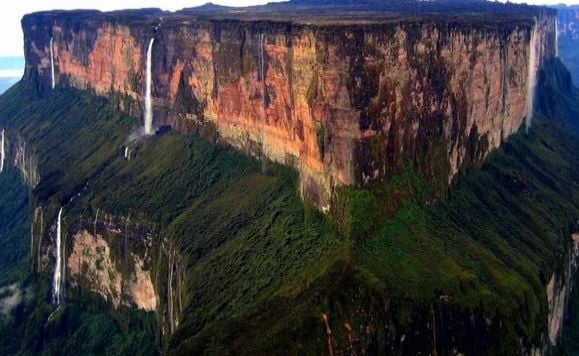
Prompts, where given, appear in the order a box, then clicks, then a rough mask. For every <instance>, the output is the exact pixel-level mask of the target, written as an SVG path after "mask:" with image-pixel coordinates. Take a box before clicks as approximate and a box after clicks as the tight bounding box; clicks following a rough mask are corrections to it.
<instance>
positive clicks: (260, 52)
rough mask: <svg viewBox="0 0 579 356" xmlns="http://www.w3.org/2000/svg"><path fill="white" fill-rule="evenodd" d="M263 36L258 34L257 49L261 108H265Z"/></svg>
mask: <svg viewBox="0 0 579 356" xmlns="http://www.w3.org/2000/svg"><path fill="white" fill-rule="evenodd" d="M263 40H264V35H263V33H260V34H259V49H258V53H257V55H258V57H259V79H260V80H261V85H262V98H263V106H264V107H265V106H266V103H265V58H264V57H265V51H264V50H263V42H264V41H263Z"/></svg>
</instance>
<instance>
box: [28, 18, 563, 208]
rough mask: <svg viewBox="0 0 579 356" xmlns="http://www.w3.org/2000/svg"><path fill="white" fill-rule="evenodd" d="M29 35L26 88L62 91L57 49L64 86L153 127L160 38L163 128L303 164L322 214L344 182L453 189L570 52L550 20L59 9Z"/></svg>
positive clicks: (513, 126)
mask: <svg viewBox="0 0 579 356" xmlns="http://www.w3.org/2000/svg"><path fill="white" fill-rule="evenodd" d="M23 28H24V33H25V43H26V44H25V47H26V49H25V51H26V58H27V64H26V73H25V78H26V79H27V80H30V81H32V82H34V83H37V85H38V86H39V88H40V89H41V90H43V91H48V90H50V87H51V60H50V48H49V46H50V38H53V48H52V49H53V53H54V67H55V68H54V70H55V82H56V84H57V86H67V85H68V86H73V87H76V88H81V89H86V90H91V91H94V92H95V93H97V94H99V95H104V96H108V97H110V98H111V99H113V101H114V102H115V103H117V104H118V106H119V108H121V109H123V110H126V111H128V112H130V113H131V114H133V115H136V116H138V117H141V114H142V111H143V110H142V109H143V106H144V104H143V103H144V98H143V95H144V93H145V68H146V63H145V62H146V49H147V44H148V42H149V39H150V38H153V37H154V38H155V43H154V46H153V56H152V71H153V90H152V93H153V102H154V123H155V125H157V126H160V125H164V124H169V125H172V126H173V127H175V128H177V129H179V130H184V131H187V130H191V129H192V127H195V126H197V125H199V124H207V123H211V124H213V125H215V127H216V129H217V131H218V134H219V137H220V138H221V139H222V140H224V141H226V142H227V143H229V144H231V145H233V146H235V147H237V148H239V149H242V150H244V151H246V152H248V153H250V154H253V155H255V156H262V155H263V156H265V157H267V158H269V159H271V160H274V161H277V162H281V163H284V164H288V165H293V166H295V167H296V168H297V169H298V171H299V172H300V182H301V184H300V186H301V190H302V193H303V194H304V195H305V196H306V197H308V198H310V199H312V200H313V201H314V202H316V203H317V204H318V205H319V206H320V207H322V208H324V207H329V205H330V203H331V200H332V195H333V190H334V188H335V187H339V186H343V185H368V184H373V183H375V182H379V181H381V180H383V179H385V178H388V177H389V176H390V175H391V174H392V173H393V172H396V171H398V170H399V169H400V168H401V167H402V166H403V165H406V164H409V165H411V166H414V167H415V168H417V169H418V170H419V171H420V172H421V173H422V174H423V175H424V176H426V177H427V178H428V179H429V180H430V181H431V182H432V183H433V184H434V185H435V187H437V188H440V190H441V191H444V189H446V187H447V185H448V184H449V182H450V181H451V180H452V179H453V177H454V176H456V174H457V173H458V172H460V171H461V170H464V169H466V168H469V167H472V166H476V165H478V164H480V162H481V161H482V160H483V159H484V158H485V157H486V155H487V154H488V152H489V151H490V150H492V149H493V148H495V147H497V146H499V145H500V144H501V142H502V141H503V140H504V139H505V138H507V137H508V136H509V135H511V134H512V133H514V132H515V131H517V130H518V129H519V128H520V126H521V125H522V123H523V122H524V120H525V119H526V117H527V116H528V111H529V105H528V101H529V97H530V95H529V90H528V89H529V82H528V81H529V72H530V71H529V68H530V67H531V68H533V67H538V65H539V64H540V63H541V61H542V59H544V58H549V57H552V56H554V55H555V47H554V44H555V17H554V16H553V15H552V14H550V13H547V12H546V13H539V14H538V15H537V16H536V17H535V18H531V17H529V18H528V19H527V20H525V21H518V22H509V21H499V22H497V23H496V24H493V26H488V24H485V23H482V24H477V23H474V24H468V25H465V24H464V23H452V22H444V21H441V22H440V23H438V22H436V21H413V20H398V21H390V22H384V23H380V22H379V23H367V24H366V23H363V24H340V23H335V24H333V23H331V24H325V23H319V24H307V23H299V22H287V23H286V22H283V21H282V22H272V21H261V20H254V21H239V20H227V19H223V20H203V19H195V18H187V17H179V18H174V17H171V16H170V15H167V14H165V13H162V12H158V13H152V14H150V15H148V16H142V17H141V18H139V19H138V20H137V19H135V18H133V17H123V16H119V15H115V16H114V15H113V14H103V13H95V14H91V13H88V14H83V15H82V16H80V15H76V16H72V15H70V14H69V13H62V12H60V13H59V12H56V13H42V14H33V15H30V16H27V17H25V18H24V20H23ZM533 32H534V33H535V36H534V37H535V43H534V45H535V47H536V53H537V56H536V61H535V63H530V58H529V57H530V55H529V54H530V46H531V44H530V42H531V37H532V36H531V34H532V33H533ZM537 69H538V68H537Z"/></svg>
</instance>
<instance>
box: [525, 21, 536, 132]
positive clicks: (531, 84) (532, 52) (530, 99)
mask: <svg viewBox="0 0 579 356" xmlns="http://www.w3.org/2000/svg"><path fill="white" fill-rule="evenodd" d="M536 32H537V22H536V21H535V26H534V27H533V30H532V31H531V42H530V43H529V76H528V79H527V120H526V121H525V129H526V132H527V133H528V132H529V128H530V127H531V119H532V117H533V114H534V106H535V87H536V84H537V70H538V69H539V65H538V63H537V60H538V58H537V40H538V39H539V38H538V37H537V35H536Z"/></svg>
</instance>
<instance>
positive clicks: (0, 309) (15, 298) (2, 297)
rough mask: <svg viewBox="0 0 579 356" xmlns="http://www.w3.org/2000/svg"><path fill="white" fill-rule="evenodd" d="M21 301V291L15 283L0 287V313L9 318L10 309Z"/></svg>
mask: <svg viewBox="0 0 579 356" xmlns="http://www.w3.org/2000/svg"><path fill="white" fill-rule="evenodd" d="M21 302H22V291H21V290H20V288H19V287H18V284H17V283H14V284H12V285H10V286H7V287H3V288H0V315H2V316H3V317H4V318H6V319H9V318H10V317H11V314H12V311H13V310H14V308H16V307H17V306H18V305H19V304H20V303H21Z"/></svg>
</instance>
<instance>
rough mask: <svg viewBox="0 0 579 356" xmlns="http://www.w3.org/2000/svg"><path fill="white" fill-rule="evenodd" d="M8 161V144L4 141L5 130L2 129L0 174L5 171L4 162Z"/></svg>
mask: <svg viewBox="0 0 579 356" xmlns="http://www.w3.org/2000/svg"><path fill="white" fill-rule="evenodd" d="M5 159H6V142H5V141H4V129H2V148H1V150H0V160H1V161H0V173H2V171H4V160H5Z"/></svg>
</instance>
